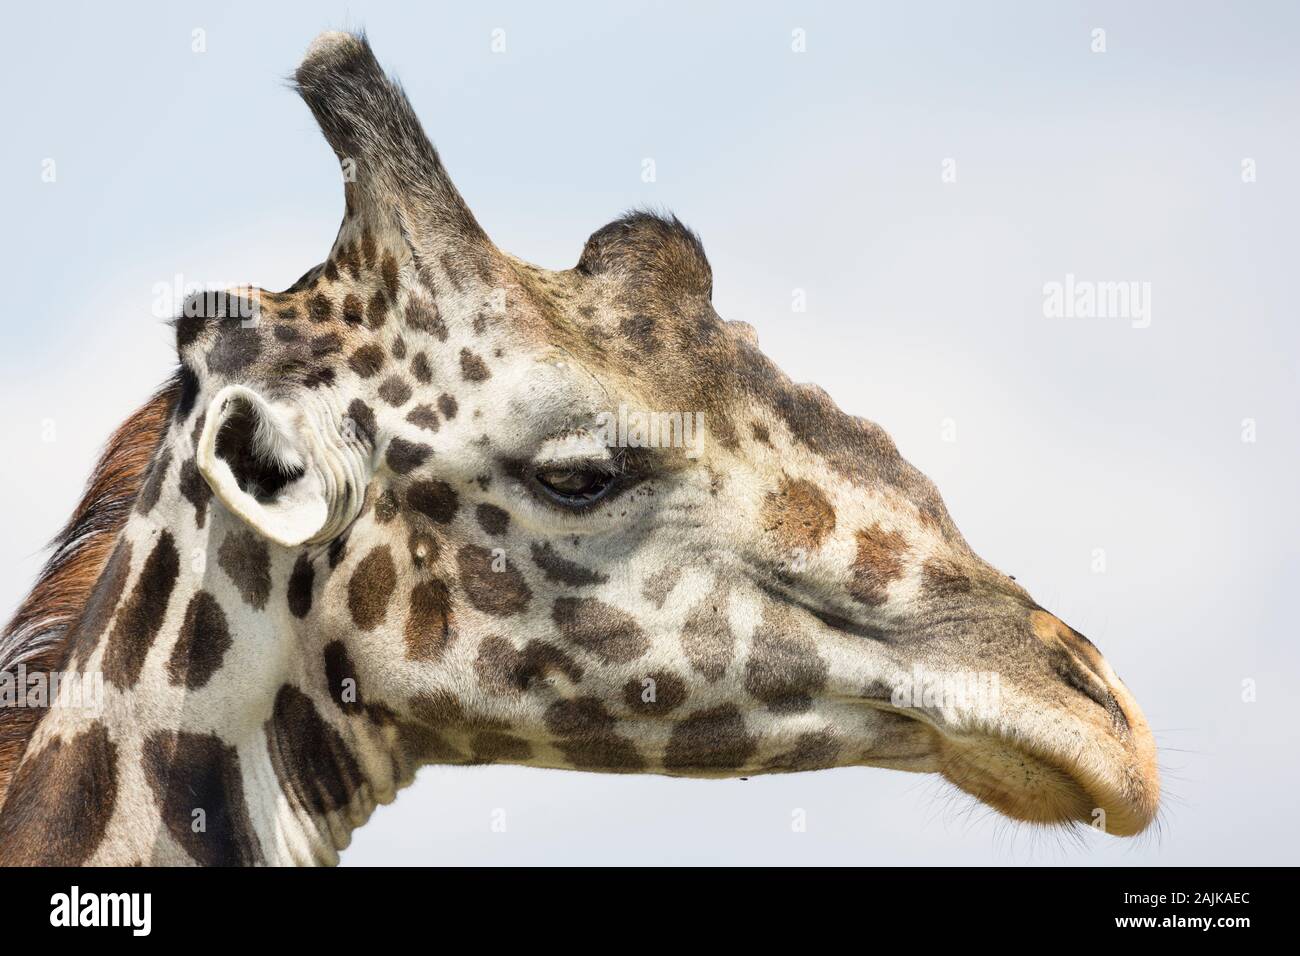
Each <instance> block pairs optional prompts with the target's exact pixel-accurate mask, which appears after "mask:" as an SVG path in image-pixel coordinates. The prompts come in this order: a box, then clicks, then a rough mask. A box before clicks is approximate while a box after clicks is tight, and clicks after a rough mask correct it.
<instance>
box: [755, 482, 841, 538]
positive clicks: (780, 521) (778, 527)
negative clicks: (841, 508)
mask: <svg viewBox="0 0 1300 956" xmlns="http://www.w3.org/2000/svg"><path fill="white" fill-rule="evenodd" d="M763 528H764V530H766V531H767V532H768V533H770V534H772V535H773V536H774V537H775V538H776V541H777V543H778V545H779V547H780V548H781V549H782V550H783V551H785V552H802V553H804V554H810V553H812V552H814V551H816V550H817V549H818V548H820V547H821V545H822V542H823V541H825V540H826V536H827V535H828V534H830V533H831V532H832V531H834V530H835V509H834V508H832V507H831V503H830V502H829V501H827V500H826V495H825V494H823V493H822V490H821V489H820V488H818V487H817V486H816V485H814V484H813V483H812V482H810V481H805V480H803V479H802V478H800V479H791V478H783V479H782V480H781V485H780V488H779V489H778V490H777V491H774V492H771V493H770V494H768V496H767V498H766V500H765V501H764V503H763Z"/></svg>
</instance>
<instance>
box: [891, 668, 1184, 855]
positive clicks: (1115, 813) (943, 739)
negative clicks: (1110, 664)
mask: <svg viewBox="0 0 1300 956" xmlns="http://www.w3.org/2000/svg"><path fill="white" fill-rule="evenodd" d="M1116 696H1117V697H1118V698H1119V700H1120V701H1121V702H1122V706H1123V709H1124V711H1125V712H1126V716H1127V723H1126V724H1123V725H1120V724H1116V723H1114V722H1112V721H1111V720H1110V719H1109V716H1108V715H1107V716H1106V718H1105V719H1103V718H1102V717H1101V715H1099V714H1088V713H1087V712H1086V711H1085V712H1084V716H1083V717H1082V718H1081V717H1080V716H1078V715H1074V716H1072V715H1069V714H1060V713H1052V712H1051V708H1049V707H1032V706H1031V707H1028V708H1025V709H1024V711H1023V713H1024V714H1025V715H1026V716H1025V717H1022V719H1021V720H1020V721H1018V722H1012V723H1011V724H1010V725H1008V724H1006V723H1003V722H1002V721H989V722H978V723H980V726H978V727H972V728H969V729H958V728H957V727H954V726H953V725H951V724H950V723H949V722H948V721H946V720H944V719H943V718H942V717H940V716H939V715H938V714H937V713H933V712H927V711H925V710H920V709H911V708H899V707H895V706H892V705H891V704H889V703H886V702H885V701H883V700H878V699H873V698H868V700H869V703H870V705H871V706H872V707H873V708H876V709H878V710H883V711H888V712H890V713H894V714H898V715H900V716H903V717H907V718H910V719H912V720H914V721H916V722H917V723H919V724H922V725H924V726H925V728H926V730H927V731H928V736H929V737H930V742H929V748H928V749H929V756H928V759H926V760H925V761H924V762H923V763H924V768H923V769H924V770H926V771H930V772H937V773H938V774H940V775H941V776H942V777H943V778H944V779H945V780H947V781H948V782H949V783H951V784H953V785H954V786H956V787H957V788H958V789H960V790H962V791H964V792H965V793H968V794H970V795H971V796H973V797H975V798H976V799H978V800H979V801H980V802H981V803H984V804H986V805H988V806H990V807H992V808H993V809H995V810H997V811H998V812H999V813H1002V814H1003V815H1005V816H1007V817H1010V818H1011V819H1013V820H1019V821H1021V822H1024V823H1029V824H1032V825H1038V826H1074V825H1079V824H1084V825H1087V826H1090V827H1093V828H1094V829H1098V830H1101V831H1103V832H1106V833H1108V834H1110V835H1112V836H1136V835H1137V834H1139V833H1141V832H1142V831H1144V830H1145V829H1146V828H1147V827H1148V826H1149V825H1150V824H1151V823H1152V821H1153V820H1154V819H1155V816H1156V812H1157V809H1158V805H1159V798H1160V784H1159V776H1158V774H1157V772H1156V769H1155V764H1156V760H1155V744H1154V740H1153V738H1152V736H1151V733H1150V730H1149V729H1148V728H1147V725H1146V721H1145V719H1144V717H1143V716H1142V713H1141V711H1140V710H1139V709H1137V706H1136V704H1135V703H1134V702H1133V701H1132V698H1131V696H1130V695H1129V694H1128V692H1127V690H1125V689H1124V688H1123V685H1122V684H1118V686H1117V690H1116ZM916 769H922V768H921V767H920V766H918V767H917V768H916Z"/></svg>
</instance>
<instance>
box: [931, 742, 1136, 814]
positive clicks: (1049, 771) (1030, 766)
mask: <svg viewBox="0 0 1300 956" xmlns="http://www.w3.org/2000/svg"><path fill="white" fill-rule="evenodd" d="M1102 763H1103V762H1102V761H1094V762H1093V763H1085V762H1083V761H1079V760H1066V759H1062V758H1061V757H1060V756H1054V755H1049V754H1046V753H1043V752H1041V751H1039V750H1038V749H1037V748H1035V747H1032V746H1027V745H1025V744H1024V743H1011V742H1009V741H1004V740H998V739H992V738H983V739H980V738H974V739H949V738H943V739H942V740H941V742H940V744H939V749H938V765H939V772H940V774H942V776H943V777H944V779H945V780H947V781H948V782H950V783H952V784H954V785H955V786H956V787H958V788H959V789H961V790H963V791H965V792H966V793H969V794H970V795H971V796H973V797H975V798H976V799H978V800H980V801H981V802H982V803H986V804H988V805H989V806H991V807H993V808H994V809H995V810H997V811H999V812H1000V813H1003V814H1005V815H1006V816H1008V817H1011V818H1012V819H1014V820H1020V821H1023V822H1025V823H1030V824H1039V825H1044V826H1054V825H1064V826H1070V825H1074V824H1087V825H1089V826H1091V827H1094V828H1096V829H1098V830H1102V831H1104V832H1106V833H1109V834H1111V835H1113V836H1135V835H1137V834H1138V833H1141V832H1142V831H1143V830H1145V829H1146V828H1147V826H1148V825H1149V824H1150V823H1151V821H1152V820H1153V819H1154V817H1155V811H1156V804H1157V794H1155V793H1151V792H1150V790H1149V789H1148V788H1147V787H1146V786H1145V785H1138V786H1134V783H1135V781H1136V775H1134V774H1132V773H1130V772H1129V771H1128V769H1127V768H1107V767H1104V766H1101V765H1100V764H1102Z"/></svg>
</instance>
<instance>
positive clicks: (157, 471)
mask: <svg viewBox="0 0 1300 956" xmlns="http://www.w3.org/2000/svg"><path fill="white" fill-rule="evenodd" d="M171 463H172V453H171V452H170V451H168V450H167V449H166V448H164V449H162V451H160V452H159V453H158V457H157V458H155V459H154V463H153V464H152V465H150V466H149V471H148V473H147V474H146V475H145V479H144V484H143V485H141V486H140V494H139V495H138V496H137V497H136V499H135V510H136V511H138V512H139V513H140V514H142V515H147V514H148V513H149V512H150V511H152V510H153V507H154V505H156V504H157V503H158V497H159V496H160V495H161V494H162V486H163V481H164V480H166V478H167V469H168V468H169V467H170V466H171Z"/></svg>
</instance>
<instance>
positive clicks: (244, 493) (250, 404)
mask: <svg viewBox="0 0 1300 956" xmlns="http://www.w3.org/2000/svg"><path fill="white" fill-rule="evenodd" d="M308 428H309V426H308V424H307V423H306V422H305V421H303V420H302V416H300V415H295V414H294V410H293V408H292V407H291V406H286V405H283V404H281V403H278V402H271V401H270V400H268V399H267V398H265V397H263V396H262V395H260V394H258V393H257V392H255V391H253V390H252V389H250V388H245V387H244V386H242V385H228V386H226V387H225V388H223V389H222V390H221V391H220V392H218V393H217V395H216V397H215V398H213V400H212V403H211V404H210V405H209V406H208V412H207V415H206V417H205V419H204V424H203V434H202V435H201V436H199V447H198V451H197V459H198V467H199V472H200V473H201V474H202V475H203V477H204V479H205V480H206V481H207V483H208V484H209V485H210V486H211V488H212V491H213V494H215V495H216V496H217V498H218V499H219V500H220V501H221V503H222V504H224V505H225V506H226V507H227V508H228V509H230V511H231V512H233V513H234V514H235V515H237V516H238V517H239V518H241V519H242V520H243V521H244V522H245V523H247V524H248V525H249V526H250V527H251V528H252V529H253V530H254V531H257V532H258V533H259V534H261V535H262V536H263V537H265V538H268V539H269V540H271V541H274V542H276V543H278V544H283V545H287V546H290V547H294V546H297V545H300V544H302V543H303V542H305V541H307V540H309V539H311V538H312V537H313V536H315V535H316V534H318V533H319V532H320V531H321V530H322V529H323V528H324V527H325V524H326V521H327V520H328V518H329V514H330V501H329V499H328V496H327V491H326V488H325V485H324V482H323V480H322V478H321V474H320V472H321V469H320V468H315V467H312V455H313V454H315V452H316V449H317V446H318V443H316V442H312V441H311V440H310V436H309V435H308V434H307V430H308Z"/></svg>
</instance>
